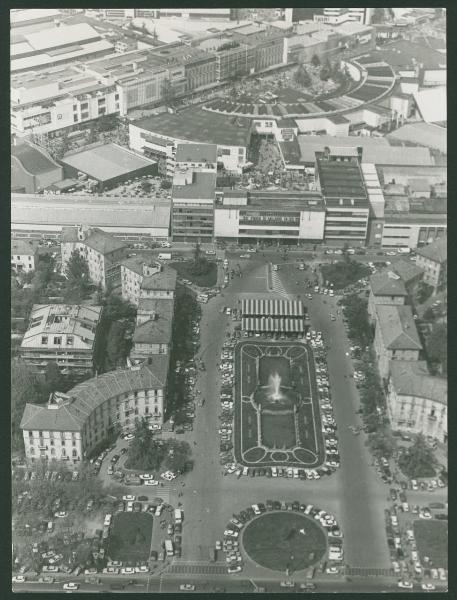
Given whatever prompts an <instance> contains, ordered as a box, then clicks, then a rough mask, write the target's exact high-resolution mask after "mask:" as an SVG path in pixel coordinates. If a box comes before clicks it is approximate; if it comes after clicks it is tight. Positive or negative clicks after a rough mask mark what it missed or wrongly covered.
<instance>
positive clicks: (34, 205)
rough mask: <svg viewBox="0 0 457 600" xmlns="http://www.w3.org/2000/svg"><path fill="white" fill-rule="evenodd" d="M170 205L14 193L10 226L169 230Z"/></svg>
mask: <svg viewBox="0 0 457 600" xmlns="http://www.w3.org/2000/svg"><path fill="white" fill-rule="evenodd" d="M170 211H171V202H170V201H169V200H167V201H164V200H155V199H153V198H148V199H147V200H144V201H142V200H141V199H139V198H133V197H132V198H125V197H122V198H121V197H109V196H101V197H92V196H78V195H73V194H68V195H66V194H60V195H59V196H54V195H52V196H48V195H40V194H11V223H12V224H13V228H14V224H17V225H21V224H34V225H42V226H48V227H50V226H58V227H65V226H74V224H75V223H78V224H80V225H86V226H93V227H100V228H102V229H103V227H115V228H119V227H120V225H121V224H122V226H124V227H126V228H127V227H150V228H163V229H168V227H169V225H170Z"/></svg>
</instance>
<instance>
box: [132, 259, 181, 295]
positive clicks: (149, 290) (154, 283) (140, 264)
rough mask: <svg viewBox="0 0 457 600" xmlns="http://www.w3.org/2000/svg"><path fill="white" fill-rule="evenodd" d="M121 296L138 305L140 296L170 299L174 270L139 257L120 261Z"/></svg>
mask: <svg viewBox="0 0 457 600" xmlns="http://www.w3.org/2000/svg"><path fill="white" fill-rule="evenodd" d="M121 284H122V297H123V298H124V300H128V301H129V302H131V303H132V304H134V305H135V306H138V303H139V301H140V297H145V298H151V299H167V300H170V299H171V300H172V299H174V297H175V290H176V271H175V270H174V269H171V268H170V267H167V266H163V265H161V264H160V263H155V262H149V263H147V262H145V260H144V259H141V258H139V257H131V258H126V259H125V260H123V261H122V262H121Z"/></svg>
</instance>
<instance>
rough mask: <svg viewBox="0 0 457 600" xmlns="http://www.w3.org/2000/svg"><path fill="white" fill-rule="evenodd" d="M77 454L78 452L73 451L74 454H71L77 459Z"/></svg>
mask: <svg viewBox="0 0 457 600" xmlns="http://www.w3.org/2000/svg"><path fill="white" fill-rule="evenodd" d="M77 454H78V453H77V452H76V450H73V452H72V453H71V455H72V456H73V458H76V456H77Z"/></svg>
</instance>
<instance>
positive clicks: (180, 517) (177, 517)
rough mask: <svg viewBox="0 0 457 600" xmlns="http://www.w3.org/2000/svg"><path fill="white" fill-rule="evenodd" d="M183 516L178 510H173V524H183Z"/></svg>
mask: <svg viewBox="0 0 457 600" xmlns="http://www.w3.org/2000/svg"><path fill="white" fill-rule="evenodd" d="M183 517H184V514H183V512H182V510H181V509H180V508H175V523H182V522H183Z"/></svg>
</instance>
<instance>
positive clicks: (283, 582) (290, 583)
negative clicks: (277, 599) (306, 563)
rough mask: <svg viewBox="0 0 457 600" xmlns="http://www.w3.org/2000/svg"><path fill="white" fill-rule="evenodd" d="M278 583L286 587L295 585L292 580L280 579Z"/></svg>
mask: <svg viewBox="0 0 457 600" xmlns="http://www.w3.org/2000/svg"><path fill="white" fill-rule="evenodd" d="M279 585H280V586H281V587H287V588H294V587H295V583H294V582H293V581H281V582H280V583H279Z"/></svg>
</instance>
